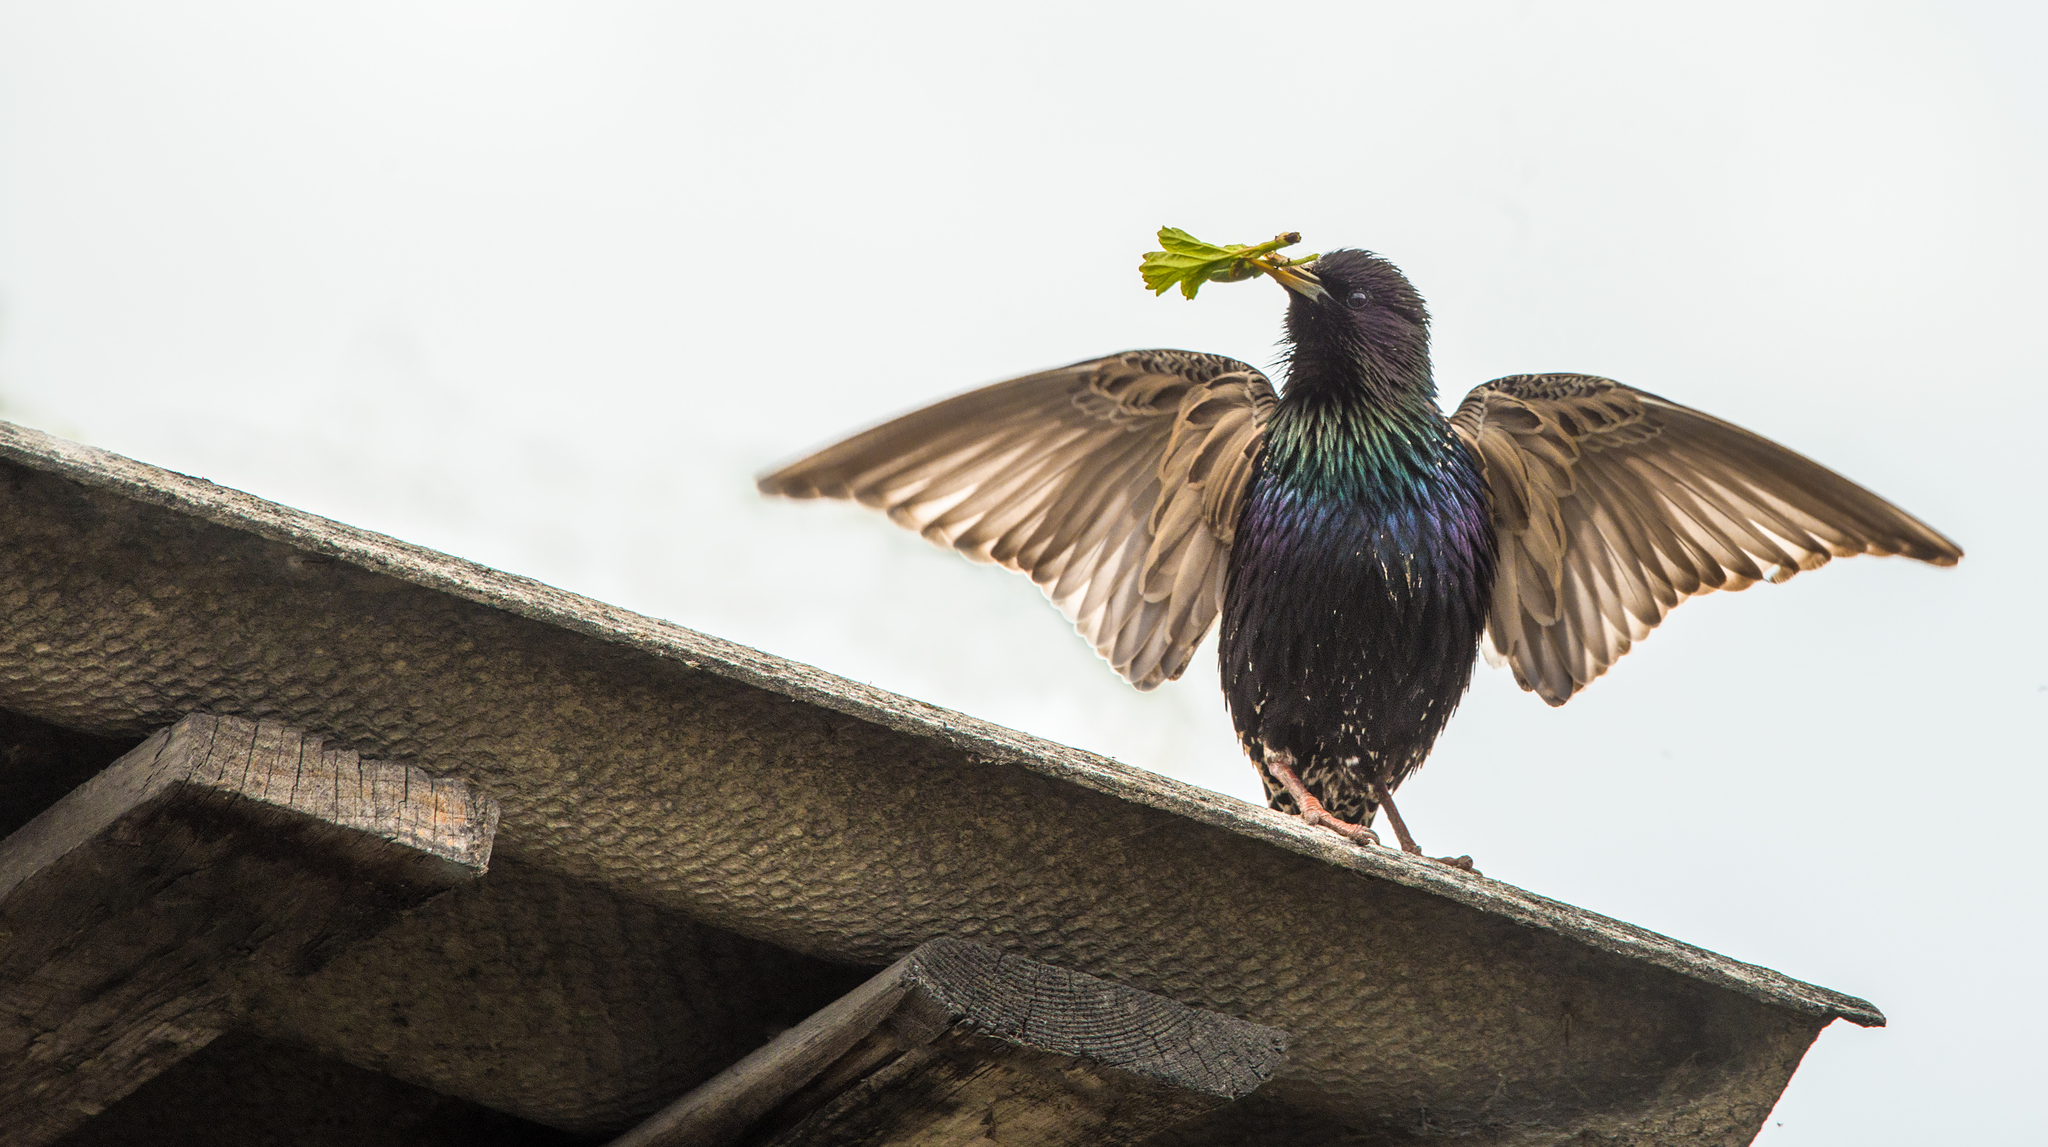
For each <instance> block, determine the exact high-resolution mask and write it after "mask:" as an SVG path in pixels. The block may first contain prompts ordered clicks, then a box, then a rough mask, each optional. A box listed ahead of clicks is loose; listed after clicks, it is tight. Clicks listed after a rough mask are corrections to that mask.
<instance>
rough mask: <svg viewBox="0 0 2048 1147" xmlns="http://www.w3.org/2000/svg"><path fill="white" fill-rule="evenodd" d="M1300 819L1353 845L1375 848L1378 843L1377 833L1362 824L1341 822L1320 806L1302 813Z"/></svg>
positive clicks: (1378, 836) (1378, 835) (1333, 814)
mask: <svg viewBox="0 0 2048 1147" xmlns="http://www.w3.org/2000/svg"><path fill="white" fill-rule="evenodd" d="M1301 819H1302V820H1303V821H1305V822H1307V823H1309V824H1313V825H1318V826H1321V827H1323V828H1327V829H1329V830H1330V831H1331V832H1334V833H1336V834H1337V835H1338V836H1341V837H1343V838H1344V839H1345V840H1348V841H1350V842H1351V843H1353V844H1359V845H1365V844H1370V845H1373V846H1375V847H1377V846H1379V843H1380V834H1379V833H1376V832H1374V831H1373V830H1371V829H1369V828H1367V827H1365V826H1364V825H1362V824H1352V823H1351V822H1350V821H1348V820H1341V819H1339V818H1338V817H1337V815H1336V814H1335V813H1332V812H1330V811H1329V810H1327V809H1324V808H1322V807H1320V806H1318V807H1317V808H1316V809H1314V810H1313V811H1311V812H1305V813H1302V814H1301Z"/></svg>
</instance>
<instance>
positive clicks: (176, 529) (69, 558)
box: [0, 424, 1883, 1143]
mask: <svg viewBox="0 0 2048 1147" xmlns="http://www.w3.org/2000/svg"><path fill="white" fill-rule="evenodd" d="M0 459H5V461H4V462H0V617H5V618H6V622H5V628H4V630H0V708H5V709H12V710H16V711H19V712H23V713H27V714H29V715H31V716H34V717H37V718H40V719H44V720H47V721H50V722H52V723H55V724H58V725H62V726H64V727H66V728H70V729H76V730H81V731H84V732H89V733H94V734H98V735H103V736H109V737H136V736H140V735H143V734H146V733H147V732H149V731H150V730H152V729H153V728H155V727H158V726H161V725H164V724H168V723H169V722H170V721H172V720H174V719H176V718H177V717H178V716H180V715H182V714H183V713H185V712H188V711H212V712H222V713H231V714H238V715H243V716H251V717H275V718H277V719H280V720H283V721H286V722H289V723H291V724H294V725H296V726H299V727H301V728H306V729H309V730H317V731H320V732H322V733H325V734H327V735H329V736H330V737H332V738H334V739H336V740H337V741H339V742H342V743H346V744H348V745H350V746H351V747H352V748H354V749H356V750H358V751H360V752H362V753H364V754H367V755H374V756H379V757H386V758H395V759H404V760H410V761H412V762H414V763H416V764H418V765H420V766H421V767H423V768H425V769H427V770H428V771H430V772H433V773H436V774H449V775H454V776H458V777H461V778H463V779H464V780H467V781H469V782H471V783H473V784H475V785H477V786H479V787H480V788H482V789H484V790H485V791H487V792H488V793H490V794H491V795H493V796H494V797H496V798H497V799H498V801H499V802H500V804H501V806H502V809H503V819H502V821H501V824H500V830H499V835H498V842H497V855H498V856H500V857H503V858H508V859H511V860H513V861H515V862H517V863H521V864H526V865H531V866H533V867H536V868H542V869H547V870H551V871H555V872H559V873H562V874H565V875H567V876H569V877H571V878H574V879H577V880H581V881H586V882H589V883H591V884H594V885H598V886H601V887H603V888H605V889H607V890H608V891H609V892H611V893H613V894H615V895H619V896H622V897H626V898H629V899H634V900H640V901H644V902H646V903H648V904H650V905H654V906H657V907H660V908H663V909H667V910H672V911H678V912H682V913H685V914H687V915H689V916H691V917H694V918H696V919H699V920H702V921H705V922H708V923H710V924H713V925H715V926H718V927H721V928H726V929H730V930H732V931H734V932H737V933H740V934H742V935H745V936H750V937H754V938H757V939H761V940H766V941H769V942H771V943H774V944H777V945H780V946H782V947H785V948H789V949H792V950H794V951H796V952H799V953H803V954H806V955H809V956H812V957H816V958H819V959H824V960H832V961H843V962H852V963H864V964H869V965H880V964H884V963H887V962H889V961H890V960H892V959H894V958H895V957H897V956H899V955H901V954H902V953H903V952H906V951H908V950H909V949H910V948H912V947H914V946H916V945H917V944H918V943H920V942H922V941H924V940H927V939H930V938H932V937H935V936H941V935H956V936H962V937H966V938H971V939H977V940H981V941H983V942H985V943H989V944H992V945H994V946H996V947H999V948H1002V949H1004V950H1007V951H1013V952H1017V953H1020V954H1023V955H1028V956H1032V957H1036V958H1039V959H1043V960H1046V961H1048V962H1052V963H1057V964H1061V965H1063V966H1067V967H1071V968H1074V969H1077V970H1080V971H1084V972H1087V973H1090V974H1093V975H1097V976H1102V977H1104V978H1107V979H1112V980H1116V981H1118V982H1121V983H1125V984H1129V985H1131V986H1133V987H1137V988H1141V989H1144V990H1147V991H1153V992H1158V993H1161V994H1163V995H1166V996H1169V997H1171V998H1173V999H1176V1000H1180V1001H1182V1002H1184V1003H1187V1004H1191V1005H1194V1006H1197V1007H1203V1008H1210V1009H1214V1010H1218V1011H1222V1012H1226V1013H1229V1014H1233V1015H1239V1016H1243V1017H1244V1018H1247V1019H1250V1020H1253V1021H1255V1022H1258V1023H1262V1024H1268V1025H1271V1026H1275V1027H1279V1028H1283V1029H1285V1030H1287V1031H1289V1032H1290V1033H1292V1035H1293V1043H1292V1045H1291V1047H1292V1050H1291V1053H1290V1060H1289V1065H1288V1067H1287V1069H1286V1070H1285V1071H1284V1072H1283V1074H1282V1075H1281V1076H1280V1077H1279V1078H1278V1079H1276V1080H1275V1081H1274V1082H1273V1083H1272V1084H1269V1085H1268V1086H1267V1087H1266V1088H1264V1089H1262V1090H1261V1091H1260V1092H1259V1093H1257V1094H1256V1095H1254V1096H1252V1097H1251V1098H1249V1099H1247V1100H1245V1101H1243V1102H1242V1103H1240V1104H1238V1105H1236V1106H1234V1107H1233V1108H1231V1109H1229V1111H1230V1116H1229V1117H1230V1118H1233V1119H1235V1118H1244V1119H1251V1120H1253V1121H1254V1122H1253V1123H1251V1124H1246V1125H1245V1126H1247V1127H1250V1126H1259V1127H1261V1128H1262V1129H1264V1130H1265V1133H1264V1134H1261V1135H1260V1136H1259V1137H1260V1138H1268V1137H1270V1136H1271V1135H1277V1134H1279V1133H1280V1132H1279V1130H1278V1129H1279V1128H1280V1126H1281V1124H1282V1123H1283V1122H1285V1123H1287V1124H1289V1125H1291V1127H1292V1128H1293V1129H1292V1130H1290V1131H1288V1132H1287V1134H1288V1136H1289V1138H1287V1139H1286V1140H1285V1141H1288V1142H1294V1141H1297V1139H1296V1138H1294V1136H1295V1135H1296V1134H1297V1133H1298V1134H1300V1135H1307V1134H1311V1133H1315V1134H1320V1133H1322V1132H1324V1131H1328V1132H1331V1133H1335V1132H1336V1131H1337V1130H1339V1129H1341V1128H1346V1127H1348V1128H1352V1129H1354V1130H1355V1131H1356V1132H1357V1133H1358V1134H1360V1135H1362V1136H1364V1138H1362V1139H1359V1140H1357V1141H1361V1142H1372V1141H1384V1142H1390V1143H1392V1142H1421V1141H1434V1140H1437V1139H1444V1138H1452V1137H1458V1136H1477V1137H1478V1138H1479V1139H1480V1140H1481V1141H1491V1142H1552V1141H1555V1140H1556V1139H1558V1138H1559V1137H1560V1136H1561V1135H1562V1134H1565V1133H1569V1132H1576V1131H1580V1130H1585V1131H1588V1132H1590V1133H1591V1134H1592V1136H1593V1141H1612V1142H1702V1143H1742V1142H1747V1141H1748V1139H1749V1138H1750V1137H1751V1136H1752V1135H1753V1134H1754V1132H1755V1129H1756V1128H1757V1127H1758V1126H1759V1125H1760V1124H1761V1122H1762V1120H1763V1119H1764V1117H1765V1116H1766V1114H1768V1112H1769V1109H1770V1106H1771V1104H1772V1103H1773V1102H1774V1101H1775V1099H1776V1098H1777V1095H1778V1094H1779V1092H1780V1091H1781V1090H1782V1088H1783V1085H1784V1083H1785V1081H1786V1079H1787V1078H1789V1076H1790V1073H1791V1071H1792V1070H1793V1068H1794V1067H1795V1066H1796V1065H1797V1063H1798V1061H1799V1058H1800V1056H1801V1054H1803V1052H1804V1049H1805V1048H1806V1046H1807V1045H1808V1043H1809V1042H1810V1041H1811V1040H1812V1038H1813V1036H1814V1034H1815V1033H1816V1032H1817V1031H1818V1030H1819V1029H1820V1028H1821V1027H1822V1026H1824V1025H1825V1024H1827V1023H1828V1022H1829V1021H1830V1020H1832V1019H1835V1018H1847V1019H1850V1020H1852V1021H1854V1022H1857V1023H1862V1024H1874V1023H1882V1022H1883V1017H1882V1016H1881V1015H1879V1014H1878V1013H1877V1011H1876V1010H1875V1009H1874V1008H1872V1007H1871V1006H1870V1005H1869V1004H1868V1003H1865V1002H1864V1001H1861V1000H1857V999H1854V998H1851V997H1847V996H1843V995H1840V994H1838V993H1834V992H1831V991H1828V990H1826V989H1822V988H1817V987H1813V986H1811V985H1807V984H1802V983H1799V982H1797V981H1794V980H1791V979H1788V978H1786V977H1783V976H1780V975H1778V974H1776V973H1773V972H1770V971H1768V970H1765V969H1761V968H1756V967H1752V966H1749V965H1745V964H1741V963H1738V962H1736V961H1732V960H1728V959H1726V958H1724V957H1721V956H1717V955H1714V954H1712V953H1708V952H1704V951H1701V950H1699V949H1695V948H1691V947H1688V946H1686V945H1683V944H1680V943H1677V942H1676V941H1672V940H1669V939H1666V938H1664V937H1661V936H1657V935H1654V934H1652V933H1648V932H1645V931H1642V930H1640V929H1637V928H1633V927H1631V926H1629V925H1626V924H1621V923H1618V922H1615V921H1611V920H1607V919H1604V918H1602V917H1599V916H1596V915H1593V914H1591V913H1587V912H1583V911H1580V910H1578V909H1576V908H1572V907H1570V906H1567V905H1562V904H1558V903H1555V902H1552V901H1548V900H1545V899H1543V898H1541V897H1538V896H1534V895H1531V894H1529V893H1526V892H1523V891H1521V890H1520V889H1516V888H1513V887H1510V886H1507V885H1503V884H1500V883H1498V882H1495V881H1490V880H1486V879H1483V878H1478V877H1471V876H1466V875H1464V874H1461V873H1457V872H1454V871H1451V870H1449V869H1446V868H1444V867H1442V866H1439V865H1434V864H1429V863H1427V862H1419V861H1411V860H1409V859H1408V858H1406V857H1403V856H1400V855H1399V854H1395V853H1391V852H1385V851H1358V850H1355V849H1352V848H1351V847H1349V846H1348V845H1345V844H1343V843H1342V842H1341V841H1338V840H1336V839H1335V838H1333V837H1330V836H1328V835H1327V834H1319V833H1316V832H1312V831H1309V830H1307V829H1304V828H1302V827H1300V826H1299V825H1297V824H1296V823H1295V822H1293V821H1291V820H1289V819H1287V818H1284V817H1281V816H1278V815H1276V814H1273V813H1270V812H1268V811H1266V810H1263V809H1257V808H1253V807H1250V806H1247V805H1245V804H1243V803H1241V802H1238V801H1235V800H1231V799H1228V798H1224V797H1220V796H1217V795H1215V794H1211V793H1207V792H1203V791H1200V790H1196V789H1193V788H1191V787H1188V786H1185V785H1181V784H1178V783H1175V782H1173V781H1169V780H1166V779H1163V778H1160V777H1156V776H1152V775H1149V774H1145V773H1141V772H1138V771H1135V770H1132V769H1128V768H1125V767H1123V766H1120V765H1117V764H1116V763H1114V762H1111V761H1107V760H1104V759H1102V758H1099V757H1095V756H1092V755H1090V754H1086V753H1081V752H1078V751H1076V750H1073V749H1068V748H1065V747H1062V746H1058V745H1053V744H1049V743H1047V742H1044V741H1040V740H1037V739H1034V738H1030V737H1027V736H1024V735H1022V734H1019V733H1016V732H1013V731H1010V730H1006V729H1002V728H998V727H995V726H992V725H989V724H986V723H984V722H980V721H976V720H974V719H972V718H969V717H965V716H962V715H959V714H955V713H949V712H946V711H944V710H940V709H936V708H933V707H931V706H927V705H922V704H919V703H917V702H915V701H910V700H907V699H904V698H901V697H895V696H892V695H890V694H886V693H882V692H880V691H877V690H874V689H869V688H866V687H864V686H861V685H858V684H855V683H852V682H848V681H843V680H840V679H838V678H835V677H832V676H830V675H828V674H825V673H821V672H819V671H817V670H815V669H811V668H808V667H806V666H802V665H797V664H793V663H790V662H786V661H782V660H779V659H776V658H774V657H771V656H768V655H766V654H763V653H760V652H757V651H754V650H750V649H746V648H744V647H740V646H735V645H732V644H730V643H727V642H723V641H719V640H717V639H715V638H711V637H706V636H704V635H701V634H697V633H694V632H691V631H689V630H685V629H681V628H678V627H676V626H672V625H667V624H664V623H661V622H658V621H654V620H652V619H649V618H645V617H640V616H638V615H634V614H631V613H628V612H625V611H623V610H618V609H614V608H611V607H608V606H605V605H602V604H600V603H597V602H593V601H589V600H588V599H584V598H580V597H577V596H575V595H572V594H568V593H564V592H562V591H559V590H555V589H552V588H550V587H547V586H544V585H540V584H538V583H535V582H532V581H528V580H525V579H521V578H517V577H512V576H509V575H506V574H502V573H498V572H496V571H493V570H489V569H486V568H483V567H480V566H476V565H473V564H470V563H467V562H462V561H459V560H456V559H452V558H448V557H445V556H443V555H439V554H435V553H432V552H430V551H426V550H421V549H418V548H416V547H410V546H406V545H404V544H402V543H399V542H396V541H393V540H391V539H389V538H385V537H382V536H379V535H375V534H370V533H366V532H364V531H360V530H355V529H351V528H349V527H346V526H342V525H339V524H337V523H334V522H330V521H326V520H324V519H320V518H316V517H313V516H310V515H306V514H301V513H298V512H295V511H292V510H289V509H286V508H283V507H279V506H275V505H272V504H270V503H266V502H263V501H260V500H258V499H255V498H251V497H248V496H247V495H243V494H239V493H236V492H234V491H229V490H224V489H221V488H219V487H215V486H212V485H210V484H207V483H204V482H199V481H195V480H192V479H188V478H183V477H180V476H178V475H173V474H169V473H166V472H164V471H161V470H157V469H154V468H151V467H148V466H143V465H140V464H138V463H135V462H131V461H128V460H126V459H122V458H119V457H118V456H114V455H109V454H106V453H104V452H100V451H95V450H91V449H88V448H85V447H81V446H77V445H75V444H71V443H66V442H62V441H60V440H56V439H52V438H49V437H47V436H44V435H41V434H37V433H35V432H33V431H28V430H24V429H20V428H15V427H9V426H6V425H4V424H0ZM1308 918H1313V919H1315V920H1317V921H1318V922H1319V924H1318V927H1317V928H1315V929H1303V928H1300V927H1298V926H1297V925H1298V923H1299V922H1300V921H1301V920H1303V919H1308ZM445 1070H448V1071H451V1072H452V1071H455V1070H457V1069H456V1068H452V1067H451V1068H447V1069H445ZM419 1082H430V1083H431V1085H432V1086H435V1087H436V1088H437V1089H439V1090H442V1091H445V1092H448V1093H449V1094H454V1095H465V1096H466V1095H468V1094H470V1092H469V1091H466V1090H465V1089H464V1087H465V1084H464V1081H463V1080H461V1079H457V1078H449V1079H437V1080H432V1081H419ZM1240 1109H1242V1113H1240ZM1261 1112H1264V1113H1265V1114H1264V1116H1263V1118H1264V1119H1265V1120H1268V1121H1269V1122H1260V1120H1261V1118H1262V1117H1261V1114H1260V1113H1261ZM1216 1134H1218V1135H1223V1134H1226V1133H1225V1132H1223V1131H1220V1130H1219V1131H1217V1132H1216ZM1198 1138H1200V1135H1199V1134H1198V1132H1197V1131H1190V1132H1189V1133H1188V1134H1187V1135H1185V1136H1183V1140H1184V1141H1194V1140H1195V1139H1198ZM1229 1138H1230V1139H1231V1140H1232V1141H1246V1140H1245V1139H1244V1138H1242V1137H1239V1136H1235V1135H1230V1136H1229Z"/></svg>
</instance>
